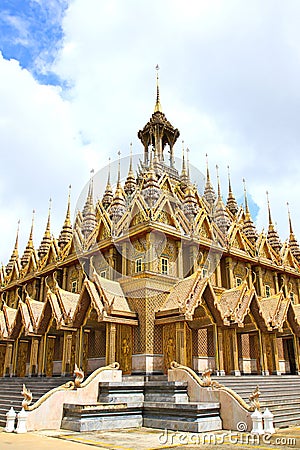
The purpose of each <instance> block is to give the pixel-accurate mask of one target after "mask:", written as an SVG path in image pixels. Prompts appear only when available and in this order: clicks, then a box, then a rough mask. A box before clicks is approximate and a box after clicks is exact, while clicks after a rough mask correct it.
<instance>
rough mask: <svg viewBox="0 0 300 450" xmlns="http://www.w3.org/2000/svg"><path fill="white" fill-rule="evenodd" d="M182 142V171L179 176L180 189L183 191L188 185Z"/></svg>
mask: <svg viewBox="0 0 300 450" xmlns="http://www.w3.org/2000/svg"><path fill="white" fill-rule="evenodd" d="M184 153H185V152H184V141H182V169H181V175H180V187H181V189H182V190H183V191H184V190H185V189H186V188H187V186H188V184H189V181H190V180H189V177H188V172H187V169H186V164H185V154H184Z"/></svg>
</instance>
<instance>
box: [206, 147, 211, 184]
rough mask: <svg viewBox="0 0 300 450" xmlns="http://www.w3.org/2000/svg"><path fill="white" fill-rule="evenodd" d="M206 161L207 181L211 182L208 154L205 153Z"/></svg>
mask: <svg viewBox="0 0 300 450" xmlns="http://www.w3.org/2000/svg"><path fill="white" fill-rule="evenodd" d="M205 159H206V180H207V181H210V177H209V168H208V154H207V153H205Z"/></svg>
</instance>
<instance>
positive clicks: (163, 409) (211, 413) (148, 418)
mask: <svg viewBox="0 0 300 450" xmlns="http://www.w3.org/2000/svg"><path fill="white" fill-rule="evenodd" d="M143 426H144V427H149V428H159V429H167V430H180V431H186V432H187V431H188V432H193V433H198V432H202V431H216V430H221V429H222V421H221V418H220V405H219V403H212V402H211V403H204V402H202V403H167V402H166V403H162V402H145V403H144V410H143Z"/></svg>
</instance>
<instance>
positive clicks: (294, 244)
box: [287, 202, 300, 262]
mask: <svg viewBox="0 0 300 450" xmlns="http://www.w3.org/2000/svg"><path fill="white" fill-rule="evenodd" d="M287 209H288V218H289V228H290V236H289V246H290V249H291V252H292V255H293V256H294V257H295V258H296V259H297V261H298V262H299V261H300V247H299V244H298V241H297V239H296V237H295V235H294V231H293V227H292V219H291V213H290V208H289V203H288V202H287Z"/></svg>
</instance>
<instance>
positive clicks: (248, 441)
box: [0, 427, 300, 450]
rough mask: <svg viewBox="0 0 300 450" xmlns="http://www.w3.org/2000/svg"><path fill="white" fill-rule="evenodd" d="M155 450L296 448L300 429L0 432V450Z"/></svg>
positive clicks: (144, 429)
mask: <svg viewBox="0 0 300 450" xmlns="http://www.w3.org/2000/svg"><path fill="white" fill-rule="evenodd" d="M93 447H94V448H97V449H106V450H107V449H110V450H158V449H164V450H165V449H181V450H184V449H189V450H190V449H199V448H207V449H215V450H217V449H224V448H225V449H228V450H230V449H232V450H239V449H245V448H248V449H251V448H253V449H264V450H265V449H266V448H268V449H270V450H271V449H272V450H273V449H299V448H300V427H293V428H286V429H281V430H280V431H278V432H277V433H276V434H275V435H273V436H268V435H267V436H264V437H262V436H253V435H250V434H246V433H238V432H228V431H218V432H214V433H185V432H172V431H168V432H165V431H162V430H153V429H148V428H140V429H128V430H116V431H101V432H90V433H78V432H68V431H64V430H60V431H43V432H35V433H26V434H16V433H5V432H4V431H3V429H2V430H1V431H0V450H24V449H26V450H27V449H28V450H50V449H51V450H76V449H77V450H92V448H93Z"/></svg>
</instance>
